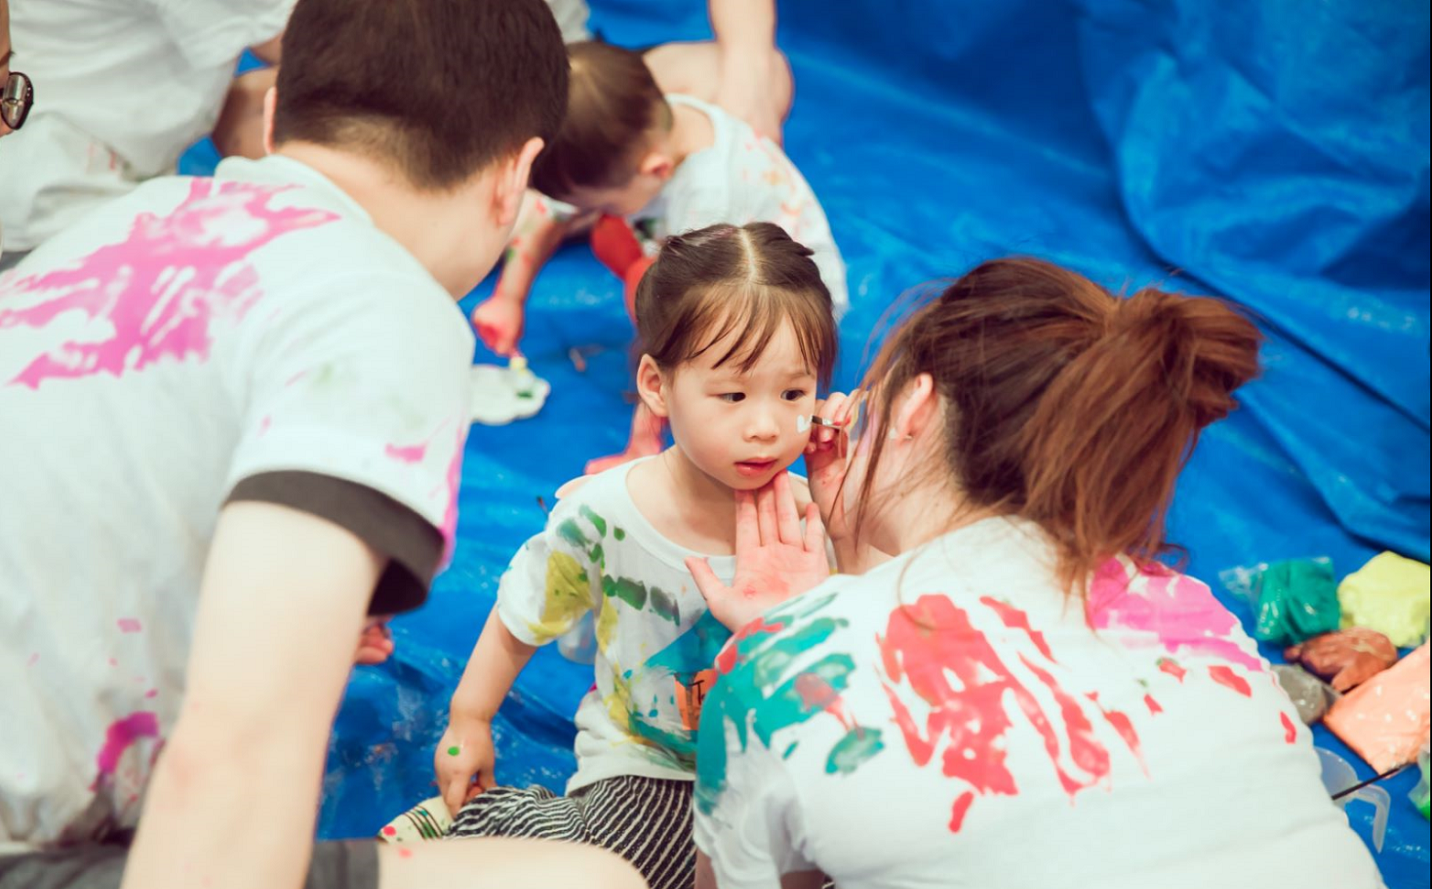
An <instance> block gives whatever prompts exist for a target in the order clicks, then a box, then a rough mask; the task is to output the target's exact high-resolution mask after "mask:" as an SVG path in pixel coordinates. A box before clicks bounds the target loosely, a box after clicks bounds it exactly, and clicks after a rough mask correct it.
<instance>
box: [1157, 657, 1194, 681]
mask: <svg viewBox="0 0 1432 889" xmlns="http://www.w3.org/2000/svg"><path fill="white" fill-rule="evenodd" d="M1159 669H1160V670H1162V671H1164V672H1165V673H1167V674H1168V675H1170V676H1172V677H1173V678H1175V679H1177V680H1178V681H1179V682H1182V681H1183V677H1185V676H1187V675H1188V671H1187V670H1185V669H1184V668H1183V667H1180V666H1179V665H1178V661H1176V660H1174V659H1173V658H1171V657H1161V658H1159Z"/></svg>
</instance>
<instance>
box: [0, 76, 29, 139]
mask: <svg viewBox="0 0 1432 889" xmlns="http://www.w3.org/2000/svg"><path fill="white" fill-rule="evenodd" d="M34 104H35V86H34V84H32V83H30V78H28V77H26V76H25V75H23V74H21V73H20V72H19V71H11V72H10V76H9V77H7V78H5V80H4V82H3V83H0V120H3V121H4V122H5V126H7V127H9V128H10V129H12V130H18V129H20V127H22V126H24V125H25V118H27V117H29V116H30V107H31V106H32V105H34Z"/></svg>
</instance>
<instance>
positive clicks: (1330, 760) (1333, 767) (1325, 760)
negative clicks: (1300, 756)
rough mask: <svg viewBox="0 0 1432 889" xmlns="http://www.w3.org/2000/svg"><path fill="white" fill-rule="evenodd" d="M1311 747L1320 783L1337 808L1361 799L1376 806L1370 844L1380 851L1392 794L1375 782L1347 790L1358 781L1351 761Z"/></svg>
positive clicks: (1343, 807) (1329, 751)
mask: <svg viewBox="0 0 1432 889" xmlns="http://www.w3.org/2000/svg"><path fill="white" fill-rule="evenodd" d="M1313 749H1315V750H1317V752H1318V763H1319V764H1320V765H1321V766H1322V770H1323V787H1325V788H1327V791H1328V796H1330V797H1332V799H1333V802H1334V803H1336V804H1337V807H1338V808H1339V809H1346V808H1347V805H1348V803H1351V802H1355V801H1361V802H1365V803H1367V804H1368V805H1370V806H1372V807H1373V808H1374V809H1376V810H1377V811H1376V812H1375V813H1374V814H1373V816H1372V845H1373V848H1375V849H1376V850H1377V851H1379V852H1381V851H1382V840H1383V838H1384V837H1385V836H1386V835H1387V813H1388V812H1389V811H1391V809H1392V797H1391V796H1389V795H1388V793H1387V790H1386V789H1385V788H1382V787H1378V786H1377V785H1376V784H1369V785H1367V786H1366V787H1358V788H1357V790H1353V791H1352V792H1348V789H1349V788H1351V787H1356V786H1357V784H1358V780H1357V772H1354V771H1353V769H1352V765H1351V764H1350V763H1349V762H1348V761H1347V760H1345V759H1343V758H1342V757H1341V756H1338V755H1337V754H1336V753H1333V752H1332V751H1331V750H1324V749H1323V748H1321V747H1315V748H1313Z"/></svg>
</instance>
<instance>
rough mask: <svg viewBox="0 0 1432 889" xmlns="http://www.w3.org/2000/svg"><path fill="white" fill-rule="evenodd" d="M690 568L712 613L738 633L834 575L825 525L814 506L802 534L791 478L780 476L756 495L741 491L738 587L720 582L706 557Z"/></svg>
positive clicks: (692, 562) (693, 561) (690, 561)
mask: <svg viewBox="0 0 1432 889" xmlns="http://www.w3.org/2000/svg"><path fill="white" fill-rule="evenodd" d="M686 567H687V568H688V569H690V570H691V576H692V577H693V578H695V580H696V588H697V589H699V590H700V591H701V595H702V596H703V597H704V598H705V599H706V607H707V608H709V609H710V610H711V614H712V615H713V616H714V617H715V618H716V619H717V620H719V621H720V622H721V623H722V624H724V625H725V626H726V627H727V628H728V629H730V630H732V631H733V632H734V631H736V630H739V629H741V628H742V627H744V626H745V625H746V624H748V623H750V622H751V621H753V620H755V619H756V618H757V617H758V616H760V615H761V614H762V613H763V612H764V611H766V610H767V609H769V608H773V607H775V606H776V605H779V604H781V603H782V602H784V601H786V600H787V599H789V598H791V597H792V596H798V595H800V594H801V593H804V592H805V591H806V590H808V589H810V588H812V587H814V586H816V585H817V584H819V583H820V582H822V581H823V580H825V579H826V578H827V577H829V576H830V563H829V561H827V559H826V552H825V526H824V525H822V524H821V521H820V513H819V511H818V510H817V509H816V505H815V504H814V503H811V504H810V505H809V506H808V507H806V527H805V532H804V533H802V532H801V523H800V513H799V512H798V511H797V510H796V501H795V496H794V495H793V494H792V493H791V482H790V478H789V477H788V476H787V475H786V473H785V472H780V473H778V474H777V475H776V477H775V478H773V479H771V481H770V483H768V484H767V485H766V486H765V487H763V488H761V489H760V490H759V491H756V492H755V493H754V494H752V493H751V492H750V491H737V492H736V578H735V582H734V583H733V585H732V586H729V587H728V586H726V585H725V584H724V583H722V582H721V581H720V580H718V579H717V578H716V575H715V573H713V572H712V571H711V566H710V564H708V563H707V561H706V560H705V559H702V558H696V557H692V558H689V559H687V560H686Z"/></svg>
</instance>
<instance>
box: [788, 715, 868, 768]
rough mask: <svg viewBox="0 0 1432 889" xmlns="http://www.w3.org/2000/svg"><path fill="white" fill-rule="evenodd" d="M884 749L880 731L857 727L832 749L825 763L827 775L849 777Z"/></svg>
mask: <svg viewBox="0 0 1432 889" xmlns="http://www.w3.org/2000/svg"><path fill="white" fill-rule="evenodd" d="M792 746H794V745H792ZM884 749H885V744H884V743H883V742H882V741H881V740H880V729H878V728H861V727H860V726H858V725H857V726H856V727H855V728H853V729H851V730H850V731H849V732H846V734H845V737H843V738H841V739H840V740H839V741H837V742H836V743H835V746H834V747H832V748H830V756H829V757H827V758H826V761H825V773H826V774H827V775H834V774H836V773H839V774H842V775H849V774H850V773H851V772H854V771H855V770H856V769H857V768H859V767H860V764H861V763H863V762H865V761H866V760H868V759H870V758H871V757H872V756H874V755H875V754H877V753H879V752H880V751H881V750H884Z"/></svg>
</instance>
